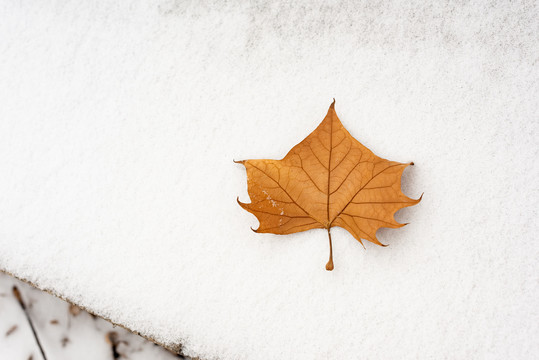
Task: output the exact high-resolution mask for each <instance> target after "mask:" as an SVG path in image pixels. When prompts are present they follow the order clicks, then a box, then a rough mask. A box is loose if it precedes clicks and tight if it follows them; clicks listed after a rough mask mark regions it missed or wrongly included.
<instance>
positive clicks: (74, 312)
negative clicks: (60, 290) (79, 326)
mask: <svg viewBox="0 0 539 360" xmlns="http://www.w3.org/2000/svg"><path fill="white" fill-rule="evenodd" d="M80 311H81V309H80V307H78V306H77V305H73V304H69V313H70V314H71V315H73V316H77V315H79V314H80Z"/></svg>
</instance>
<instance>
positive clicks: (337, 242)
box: [0, 0, 539, 360]
mask: <svg viewBox="0 0 539 360" xmlns="http://www.w3.org/2000/svg"><path fill="white" fill-rule="evenodd" d="M0 12H1V13H2V21H1V22H0V53H1V54H2V56H1V57H0V99H2V101H1V104H2V105H1V106H0V173H1V174H2V177H1V178H0V189H1V190H0V249H1V250H2V251H1V252H0V269H3V270H7V271H9V272H11V273H13V274H15V275H17V276H19V277H21V278H24V279H27V280H30V281H32V282H34V283H36V284H37V285H38V286H39V287H40V288H43V289H49V290H52V291H53V292H55V293H56V294H58V295H61V296H63V297H65V298H68V299H70V300H71V301H73V302H75V303H77V304H80V305H82V306H84V307H87V308H88V309H90V310H91V311H93V312H95V313H97V314H99V315H100V316H103V317H105V318H109V319H111V320H112V321H114V322H116V323H120V324H123V325H125V326H126V327H128V328H130V329H133V330H136V331H139V332H141V333H143V334H145V335H146V336H150V337H153V338H155V339H156V340H157V341H159V342H160V343H163V344H165V345H167V346H170V347H176V346H178V345H179V344H181V346H182V352H183V353H184V354H187V355H190V356H199V357H201V358H204V359H207V360H210V359H291V358H294V359H349V358H361V359H381V358H383V359H414V358H449V359H458V358H461V359H462V358H470V357H474V358H489V359H506V358H522V359H523V358H533V357H537V356H538V354H539V343H538V342H537V341H535V340H534V339H535V338H536V336H534V335H537V334H538V333H539V313H538V310H537V309H538V306H537V305H538V302H537V299H539V275H538V274H539V264H538V262H537V259H538V258H539V245H538V243H537V235H536V234H537V232H538V230H539V228H538V227H539V226H538V221H537V215H538V214H537V209H538V208H539V186H538V185H537V184H538V183H537V178H538V177H539V163H538V162H537V158H538V155H539V151H538V144H537V136H538V128H539V121H538V115H539V111H538V110H539V108H538V103H537V98H538V95H539V81H538V68H537V59H536V56H537V53H538V51H539V46H538V45H539V44H538V40H537V37H536V34H537V32H538V30H539V22H538V20H537V19H539V17H538V15H539V14H538V6H537V3H536V2H533V1H524V2H512V3H503V2H491V3H488V2H484V3H482V4H476V3H468V4H461V5H457V4H453V3H450V2H436V3H435V4H429V5H425V4H424V2H408V1H403V2H394V3H391V5H390V4H389V3H385V2H380V3H371V2H352V1H351V2H327V1H321V2H315V1H312V2H308V3H304V4H301V3H297V2H282V3H274V2H263V1H261V2H247V3H244V2H239V1H231V2H219V1H203V2H188V1H170V0H166V1H163V0H158V1H147V2H144V1H123V2H121V3H116V2H93V1H83V2H80V1H73V0H65V1H57V2H39V1H31V0H23V1H18V2H14V1H5V2H3V3H2V4H0ZM333 97H335V98H336V110H337V114H338V115H339V117H340V119H341V121H342V122H343V124H344V126H345V127H346V128H347V129H348V130H349V131H350V133H351V134H352V135H353V136H354V137H356V138H357V139H358V140H359V141H361V142H362V143H363V144H364V145H365V146H367V147H369V148H370V149H371V150H373V151H374V152H375V153H376V154H377V155H379V156H382V157H385V158H387V159H390V160H394V161H400V162H407V161H414V163H415V165H416V166H414V167H410V168H408V169H407V170H406V171H405V174H404V177H403V190H404V192H405V193H406V194H407V195H408V196H410V197H413V198H417V197H418V196H419V195H420V194H421V193H423V192H424V193H425V195H424V197H423V200H422V202H421V203H420V204H419V205H417V206H414V207H411V208H407V209H404V210H402V211H400V212H399V213H398V214H397V220H400V221H401V222H410V225H408V226H406V227H404V228H401V229H396V230H390V229H383V230H381V231H379V232H378V237H379V239H380V240H381V241H382V242H383V243H385V244H389V246H388V247H385V248H382V247H379V246H376V245H373V244H366V250H365V249H363V247H362V246H361V245H360V244H359V243H358V242H357V241H356V240H354V238H353V237H352V236H351V235H350V234H348V233H346V232H345V231H344V230H342V229H335V231H332V235H333V236H332V238H333V252H334V254H333V255H334V261H335V270H334V271H333V272H327V271H326V270H325V268H324V264H325V263H326V261H327V257H328V253H329V249H328V240H327V233H326V232H324V231H321V230H320V231H316V230H313V231H308V232H304V233H299V234H294V235H288V236H276V235H271V234H264V235H261V234H255V233H253V232H252V231H251V230H250V227H251V226H252V227H254V228H256V227H257V222H256V219H255V218H254V217H253V216H252V215H251V214H249V213H247V212H245V211H243V210H242V209H241V208H240V207H239V206H238V205H237V203H236V197H237V196H238V195H239V196H240V199H241V200H242V201H248V196H247V191H246V189H247V185H246V176H245V171H244V169H243V167H242V166H241V165H238V164H234V163H233V162H232V160H241V159H250V158H275V159H277V158H281V157H282V156H284V155H285V154H286V152H287V151H288V150H289V149H290V148H291V147H292V146H293V145H295V144H297V143H298V142H299V141H301V140H302V139H303V138H304V137H305V136H306V135H307V134H308V133H309V132H310V131H312V130H313V129H314V128H315V127H316V126H317V125H318V123H319V122H320V121H321V120H322V119H323V117H324V115H325V113H326V111H327V108H328V106H329V105H330V103H331V101H332V98H333Z"/></svg>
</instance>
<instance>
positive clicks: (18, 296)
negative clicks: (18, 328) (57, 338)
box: [13, 286, 47, 360]
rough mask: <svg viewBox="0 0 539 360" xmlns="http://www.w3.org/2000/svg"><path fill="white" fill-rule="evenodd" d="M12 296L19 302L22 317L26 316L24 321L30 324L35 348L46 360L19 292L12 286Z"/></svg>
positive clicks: (44, 359) (45, 359)
mask: <svg viewBox="0 0 539 360" xmlns="http://www.w3.org/2000/svg"><path fill="white" fill-rule="evenodd" d="M13 296H15V299H17V301H18V302H19V305H20V306H21V308H22V310H23V311H24V315H26V320H28V324H30V328H31V329H32V333H33V334H34V338H35V339H36V343H37V346H38V347H39V350H40V351H41V356H43V360H47V357H46V356H45V352H44V351H43V347H41V343H40V342H39V338H38V337H37V333H36V329H35V328H34V324H33V323H32V319H30V315H28V311H27V310H26V305H25V304H24V301H23V300H22V296H21V292H20V291H19V289H18V288H17V287H16V286H13Z"/></svg>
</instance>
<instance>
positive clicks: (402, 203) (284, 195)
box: [237, 100, 421, 270]
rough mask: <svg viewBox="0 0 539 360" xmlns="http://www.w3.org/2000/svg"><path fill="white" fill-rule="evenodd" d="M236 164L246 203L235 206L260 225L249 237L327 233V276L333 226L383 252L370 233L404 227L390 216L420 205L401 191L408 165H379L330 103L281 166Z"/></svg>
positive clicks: (253, 162)
mask: <svg viewBox="0 0 539 360" xmlns="http://www.w3.org/2000/svg"><path fill="white" fill-rule="evenodd" d="M237 162H239V163H241V164H243V165H245V168H246V170H247V187H248V192H249V197H250V198H251V201H252V202H251V203H250V204H246V203H242V202H240V201H239V199H238V203H239V204H240V205H241V206H242V207H243V208H244V209H245V210H247V211H249V212H251V213H252V214H254V215H255V216H256V217H257V219H258V221H259V222H260V226H259V228H258V229H256V230H254V229H253V231H255V232H257V233H273V234H279V235H283V234H292V233H296V232H300V231H305V230H310V229H327V232H328V236H329V245H330V256H329V261H328V263H327V265H326V269H327V270H333V251H332V243H331V233H330V229H331V228H332V227H333V226H340V227H342V228H344V229H346V230H348V231H349V232H350V233H351V234H352V235H353V236H354V237H355V238H356V239H357V240H358V241H359V242H360V243H361V244H362V245H363V242H362V241H361V239H365V240H368V241H370V242H373V243H375V244H377V245H382V246H385V245H383V244H382V243H380V242H379V241H378V239H377V238H376V231H377V230H378V229H379V228H381V227H388V228H398V227H401V226H404V225H406V224H400V223H398V222H396V221H395V219H394V217H393V215H394V214H395V212H396V211H397V210H399V209H401V208H403V207H406V206H411V205H415V204H417V203H418V202H419V201H421V198H419V199H417V200H413V199H410V198H408V197H407V196H406V195H404V194H403V193H402V191H401V175H402V172H403V171H404V169H405V168H406V167H407V166H408V165H413V163H407V164H403V163H398V162H394V161H389V160H385V159H382V158H380V157H378V156H376V155H374V153H373V152H372V151H370V150H369V149H367V148H366V147H365V146H363V145H362V144H361V143H360V142H359V141H357V140H356V139H354V138H353V137H352V136H351V135H350V134H349V133H348V131H347V130H346V129H345V128H344V126H343V125H342V123H341V121H340V120H339V118H338V117H337V113H336V112H335V100H334V101H333V103H332V104H331V106H330V107H329V110H328V113H327V115H326V117H325V118H324V120H323V121H322V123H320V125H319V126H318V127H317V128H316V129H315V130H314V131H313V132H312V133H311V134H310V135H309V136H307V137H306V138H305V139H304V140H303V141H302V142H300V143H299V144H297V145H296V146H294V147H293V148H292V150H290V152H288V154H287V155H286V156H285V157H284V158H283V159H282V160H269V159H261V160H243V161H237Z"/></svg>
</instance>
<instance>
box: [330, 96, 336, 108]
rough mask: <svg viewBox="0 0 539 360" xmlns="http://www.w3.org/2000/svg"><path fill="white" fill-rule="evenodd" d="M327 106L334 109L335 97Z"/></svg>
mask: <svg viewBox="0 0 539 360" xmlns="http://www.w3.org/2000/svg"><path fill="white" fill-rule="evenodd" d="M329 108H330V109H335V98H333V102H332V103H331V105H329Z"/></svg>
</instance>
